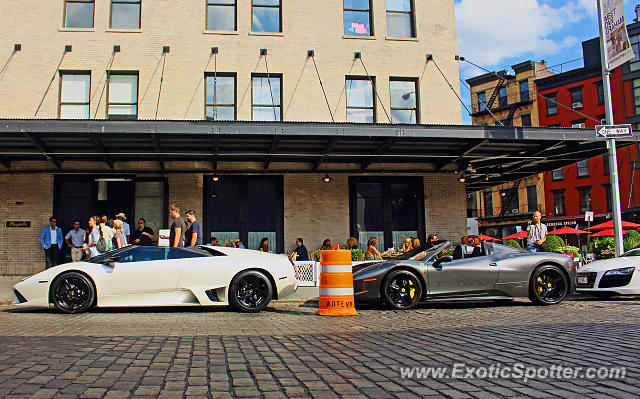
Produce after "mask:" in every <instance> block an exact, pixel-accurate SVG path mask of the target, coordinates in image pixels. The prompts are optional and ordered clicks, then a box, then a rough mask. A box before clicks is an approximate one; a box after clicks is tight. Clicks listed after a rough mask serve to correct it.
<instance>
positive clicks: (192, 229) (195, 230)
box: [160, 204, 202, 248]
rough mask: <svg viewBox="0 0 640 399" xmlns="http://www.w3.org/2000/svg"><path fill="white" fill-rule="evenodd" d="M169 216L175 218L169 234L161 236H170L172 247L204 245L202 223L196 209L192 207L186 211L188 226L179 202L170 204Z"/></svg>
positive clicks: (164, 237) (161, 236)
mask: <svg viewBox="0 0 640 399" xmlns="http://www.w3.org/2000/svg"><path fill="white" fill-rule="evenodd" d="M169 216H171V217H172V218H173V223H172V224H171V228H170V229H169V235H168V236H165V235H160V238H163V239H167V238H168V239H169V246H170V247H180V248H183V247H193V246H196V245H202V225H201V224H200V222H198V220H197V219H196V212H195V211H194V210H192V209H190V210H188V211H187V212H186V213H185V218H186V219H187V221H188V222H189V227H188V228H187V224H186V223H185V221H184V219H182V216H180V207H179V206H178V205H177V204H171V205H169Z"/></svg>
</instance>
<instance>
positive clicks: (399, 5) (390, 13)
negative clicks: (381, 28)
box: [387, 0, 416, 37]
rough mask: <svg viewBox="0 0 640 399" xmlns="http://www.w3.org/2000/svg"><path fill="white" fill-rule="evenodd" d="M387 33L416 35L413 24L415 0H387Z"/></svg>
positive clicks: (403, 35)
mask: <svg viewBox="0 0 640 399" xmlns="http://www.w3.org/2000/svg"><path fill="white" fill-rule="evenodd" d="M387 35H388V36H389V37H416V32H415V27H414V24H413V0H387Z"/></svg>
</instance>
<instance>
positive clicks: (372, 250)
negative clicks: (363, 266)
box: [364, 237, 393, 260]
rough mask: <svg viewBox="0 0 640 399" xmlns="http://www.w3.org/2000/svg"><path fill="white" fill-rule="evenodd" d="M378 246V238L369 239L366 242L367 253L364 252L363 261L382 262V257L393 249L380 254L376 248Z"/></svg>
mask: <svg viewBox="0 0 640 399" xmlns="http://www.w3.org/2000/svg"><path fill="white" fill-rule="evenodd" d="M376 245H378V238H376V237H369V241H367V252H365V254H364V255H365V259H367V260H382V257H383V256H387V255H388V254H389V253H391V252H392V251H393V248H391V249H388V250H386V251H385V252H382V253H381V252H380V251H378V249H377V248H376Z"/></svg>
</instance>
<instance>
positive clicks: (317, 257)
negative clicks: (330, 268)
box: [311, 249, 322, 262]
mask: <svg viewBox="0 0 640 399" xmlns="http://www.w3.org/2000/svg"><path fill="white" fill-rule="evenodd" d="M320 251H322V250H321V249H316V250H315V251H313V252H311V253H312V254H313V260H315V261H316V262H320Z"/></svg>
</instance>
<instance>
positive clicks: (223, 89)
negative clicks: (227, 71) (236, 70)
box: [205, 76, 236, 120]
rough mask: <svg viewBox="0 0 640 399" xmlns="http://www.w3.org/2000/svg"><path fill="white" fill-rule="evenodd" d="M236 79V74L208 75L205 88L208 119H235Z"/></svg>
mask: <svg viewBox="0 0 640 399" xmlns="http://www.w3.org/2000/svg"><path fill="white" fill-rule="evenodd" d="M235 80H236V78H235V76H215V77H214V76H207V78H206V90H205V109H206V117H207V119H211V120H234V119H235V99H236V83H235Z"/></svg>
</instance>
